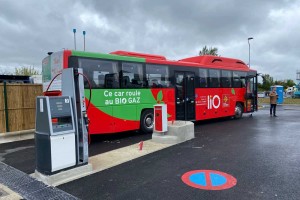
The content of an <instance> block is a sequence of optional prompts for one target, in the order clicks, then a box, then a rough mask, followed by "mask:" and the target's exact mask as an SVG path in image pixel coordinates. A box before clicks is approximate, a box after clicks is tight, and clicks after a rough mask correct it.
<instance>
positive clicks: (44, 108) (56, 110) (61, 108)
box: [35, 68, 88, 175]
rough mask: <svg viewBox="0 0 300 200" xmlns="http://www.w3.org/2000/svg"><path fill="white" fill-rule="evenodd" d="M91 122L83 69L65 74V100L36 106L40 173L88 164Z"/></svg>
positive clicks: (54, 99)
mask: <svg viewBox="0 0 300 200" xmlns="http://www.w3.org/2000/svg"><path fill="white" fill-rule="evenodd" d="M87 129H88V120H87V114H86V106H85V96H84V83H83V74H82V69H74V68H68V69H64V70H63V72H62V96H59V97H54V96H40V97H37V102H36V131H35V143H36V145H35V146H36V170H37V171H38V172H40V173H42V174H46V175H51V174H54V173H56V172H59V171H61V170H63V169H66V168H74V167H77V166H80V165H85V164H88V131H87Z"/></svg>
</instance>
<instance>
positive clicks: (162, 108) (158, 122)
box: [154, 104, 168, 132]
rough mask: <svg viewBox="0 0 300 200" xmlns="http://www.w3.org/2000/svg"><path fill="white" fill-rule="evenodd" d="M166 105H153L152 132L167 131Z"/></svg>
mask: <svg viewBox="0 0 300 200" xmlns="http://www.w3.org/2000/svg"><path fill="white" fill-rule="evenodd" d="M167 115H168V114H167V105H166V104H156V105H154V132H167V131H168V116H167Z"/></svg>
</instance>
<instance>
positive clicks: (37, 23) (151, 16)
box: [0, 0, 300, 79]
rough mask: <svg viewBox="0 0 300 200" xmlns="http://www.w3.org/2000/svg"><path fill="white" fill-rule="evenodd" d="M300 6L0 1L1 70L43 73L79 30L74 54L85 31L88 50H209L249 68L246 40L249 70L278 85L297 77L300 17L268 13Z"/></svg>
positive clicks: (174, 0) (170, 53)
mask: <svg viewBox="0 0 300 200" xmlns="http://www.w3.org/2000/svg"><path fill="white" fill-rule="evenodd" d="M297 6H298V7H299V8H300V4H299V2H298V1H288V0H278V1H260V0H255V1H238V0H224V1H216V0H211V1H203V0H199V1H194V0H186V1H181V0H169V1H158V0H153V1H146V0H128V1H123V0H113V1H104V0H100V1H99V0H94V1H92V0H87V1H83V0H76V1H71V0H63V1H55V2H53V1H46V0H43V1H33V0H32V1H30V0H28V1H26V2H22V1H18V2H17V1H9V0H2V1H0V26H1V29H0V66H12V67H16V65H34V66H36V67H40V66H41V60H42V59H43V57H44V56H45V55H46V53H47V52H48V51H58V50H61V49H63V48H67V49H73V48H74V44H73V33H72V29H73V28H76V29H77V34H76V38H77V49H79V50H82V49H83V37H82V31H83V30H85V31H86V32H87V35H86V49H87V50H88V51H96V52H103V53H108V52H111V51H115V50H119V49H121V50H129V51H139V52H144V53H153V54H162V55H165V56H166V57H168V58H171V59H181V58H184V57H187V56H194V55H197V54H198V51H199V50H200V49H201V48H202V47H203V46H204V45H208V46H214V47H218V48H219V53H220V54H221V55H222V56H227V57H235V58H239V59H242V60H243V61H245V62H246V63H247V62H248V43H247V38H248V37H250V36H251V37H254V40H252V41H251V55H252V56H251V57H252V58H251V66H253V68H256V69H258V70H259V71H262V72H264V73H269V74H270V75H271V76H274V77H275V78H277V79H283V78H292V79H294V78H295V71H296V69H297V67H298V66H299V64H300V63H299V61H298V59H297V57H298V55H299V50H298V48H297V44H299V40H300V39H299V37H297V33H299V31H300V30H299V29H300V27H299V26H298V25H297V24H296V23H297V21H299V18H300V16H299V15H298V16H297V17H298V18H296V19H294V23H284V22H283V23H281V22H280V20H278V19H280V18H276V16H275V17H274V16H272V13H276V12H278V13H279V14H280V12H286V13H290V12H293V8H295V7H297ZM285 17H290V16H289V15H283V16H282V18H283V21H284V19H285ZM287 20H288V19H287ZM289 21H291V20H289ZM284 24H285V26H284ZM282 26H284V27H282ZM283 66H284V67H286V68H289V69H290V70H289V71H288V72H287V71H285V70H283Z"/></svg>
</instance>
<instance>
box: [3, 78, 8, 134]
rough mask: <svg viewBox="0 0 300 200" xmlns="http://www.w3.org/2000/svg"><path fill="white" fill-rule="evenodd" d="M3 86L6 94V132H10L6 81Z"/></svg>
mask: <svg viewBox="0 0 300 200" xmlns="http://www.w3.org/2000/svg"><path fill="white" fill-rule="evenodd" d="M3 86H4V90H3V93H4V109H5V126H6V132H9V123H8V108H7V90H6V81H4V85H3Z"/></svg>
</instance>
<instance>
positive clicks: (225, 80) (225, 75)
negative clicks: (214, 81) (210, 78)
mask: <svg viewBox="0 0 300 200" xmlns="http://www.w3.org/2000/svg"><path fill="white" fill-rule="evenodd" d="M231 77H232V74H231V71H227V70H222V77H221V84H222V87H223V88H228V87H231Z"/></svg>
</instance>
